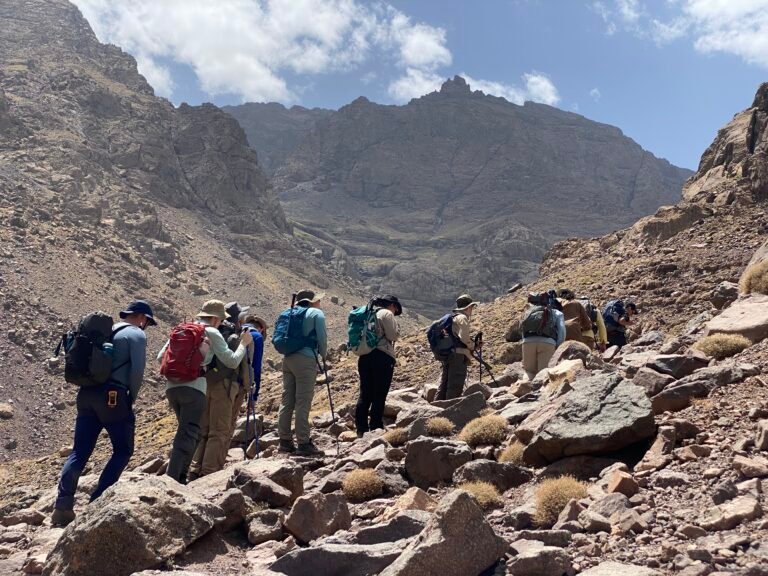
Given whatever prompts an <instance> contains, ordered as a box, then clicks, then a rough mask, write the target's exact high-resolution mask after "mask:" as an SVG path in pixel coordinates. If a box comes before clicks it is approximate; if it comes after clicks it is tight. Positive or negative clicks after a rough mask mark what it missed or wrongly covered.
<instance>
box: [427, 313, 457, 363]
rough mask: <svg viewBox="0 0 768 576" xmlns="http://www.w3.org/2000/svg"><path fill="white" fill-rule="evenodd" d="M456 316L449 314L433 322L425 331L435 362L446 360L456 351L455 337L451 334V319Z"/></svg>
mask: <svg viewBox="0 0 768 576" xmlns="http://www.w3.org/2000/svg"><path fill="white" fill-rule="evenodd" d="M455 316H456V314H453V313H449V314H446V315H445V316H443V317H442V318H440V320H435V321H434V322H432V325H431V326H430V327H429V329H428V330H427V341H428V342H429V348H430V350H432V354H434V355H435V358H436V359H437V360H441V361H444V360H447V359H448V358H449V357H450V355H451V354H453V353H454V352H455V351H456V346H457V342H456V335H455V334H454V333H453V319H454V317H455Z"/></svg>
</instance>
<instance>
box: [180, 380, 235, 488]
mask: <svg viewBox="0 0 768 576" xmlns="http://www.w3.org/2000/svg"><path fill="white" fill-rule="evenodd" d="M239 388H240V386H238V384H237V382H236V381H234V382H233V381H232V380H230V379H228V378H225V379H224V380H222V381H220V382H215V383H213V384H208V386H207V392H206V394H205V399H206V403H205V411H204V412H203V418H202V420H200V441H199V442H198V444H197V450H196V451H195V455H194V457H193V458H192V467H191V468H190V471H191V474H192V475H193V476H205V475H207V474H212V473H213V472H218V471H219V470H221V469H222V468H224V463H225V462H226V461H227V452H229V445H230V444H231V442H232V432H230V429H231V427H232V411H233V409H234V401H235V396H236V395H237V391H238V389H239Z"/></svg>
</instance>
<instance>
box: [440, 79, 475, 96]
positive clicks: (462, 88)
mask: <svg viewBox="0 0 768 576" xmlns="http://www.w3.org/2000/svg"><path fill="white" fill-rule="evenodd" d="M440 93H441V94H452V95H462V94H463V95H469V94H472V89H471V88H470V86H469V84H467V81H466V80H465V79H464V78H463V77H462V76H458V75H457V76H454V77H453V78H451V79H448V80H446V81H445V82H443V85H442V86H440Z"/></svg>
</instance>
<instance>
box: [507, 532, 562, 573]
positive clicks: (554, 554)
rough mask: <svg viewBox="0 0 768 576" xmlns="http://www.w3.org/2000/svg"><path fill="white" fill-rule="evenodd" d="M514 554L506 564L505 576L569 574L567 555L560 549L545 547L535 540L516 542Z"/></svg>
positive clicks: (513, 548)
mask: <svg viewBox="0 0 768 576" xmlns="http://www.w3.org/2000/svg"><path fill="white" fill-rule="evenodd" d="M511 547H512V550H513V552H514V553H515V554H514V555H513V556H512V558H510V559H509V561H508V562H507V574H512V575H513V576H554V575H562V574H567V573H569V572H571V570H572V566H571V561H570V558H569V557H568V554H567V553H566V552H565V550H563V549H562V548H557V547H555V546H546V545H544V544H543V543H542V542H539V541H537V540H517V541H515V542H513V543H512V546H511Z"/></svg>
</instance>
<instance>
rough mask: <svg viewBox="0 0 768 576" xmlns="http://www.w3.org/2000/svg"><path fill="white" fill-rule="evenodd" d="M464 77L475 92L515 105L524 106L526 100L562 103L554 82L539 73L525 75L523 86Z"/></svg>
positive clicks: (465, 75) (553, 103) (464, 75)
mask: <svg viewBox="0 0 768 576" xmlns="http://www.w3.org/2000/svg"><path fill="white" fill-rule="evenodd" d="M462 76H463V77H464V78H465V79H466V81H467V83H468V84H469V85H470V87H471V88H473V89H474V90H481V91H483V92H485V93H486V94H492V95H493V96H500V97H501V98H505V99H507V100H509V101H510V102H514V103H515V104H523V103H524V102H525V101H526V100H530V101H533V102H540V103H542V104H549V105H550V106H555V105H556V104H557V103H558V102H560V94H559V93H558V91H557V88H556V87H555V85H554V83H553V82H552V80H550V79H549V78H548V77H547V76H545V75H544V74H541V73H539V72H530V73H528V74H523V76H522V78H521V79H522V81H523V85H522V86H513V85H511V84H504V83H502V82H493V81H489V80H478V79H475V78H472V77H471V76H469V75H468V74H462Z"/></svg>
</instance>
